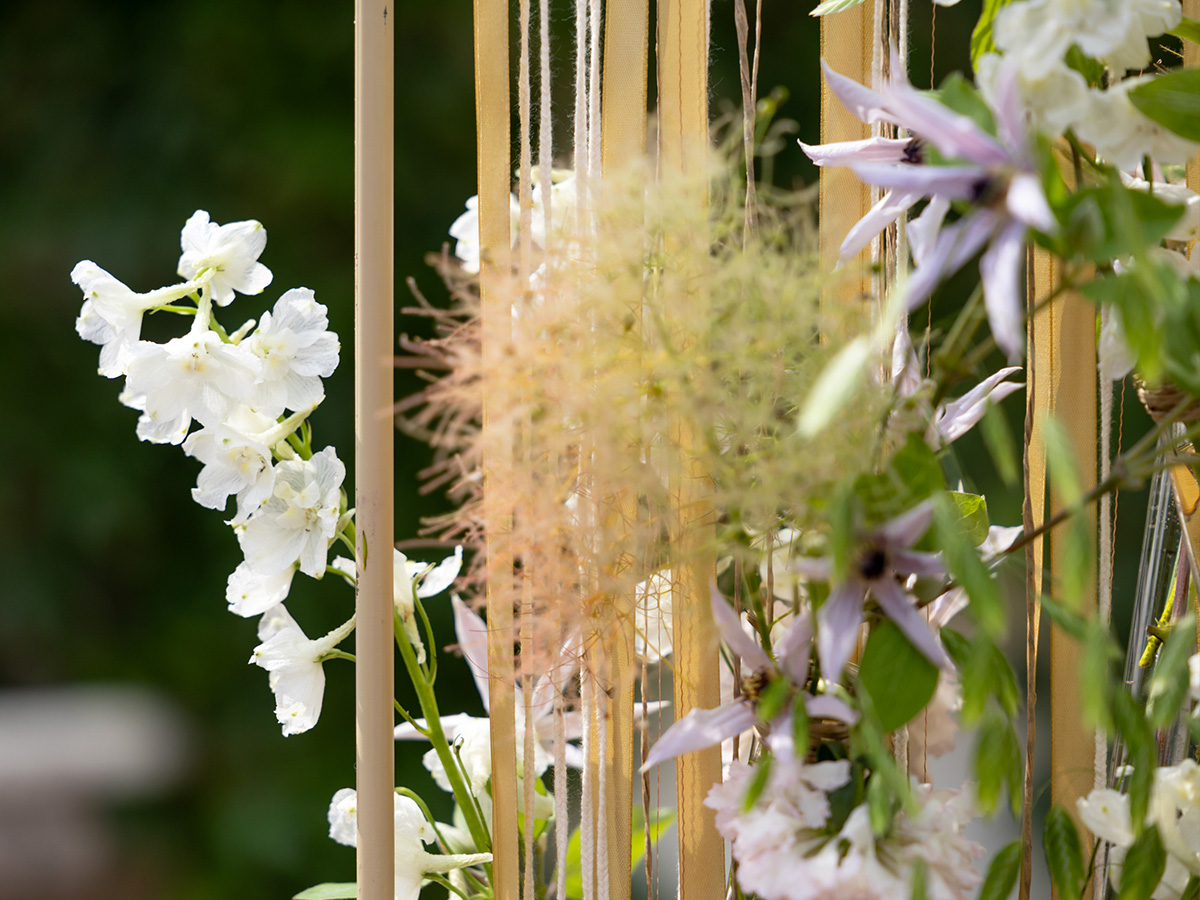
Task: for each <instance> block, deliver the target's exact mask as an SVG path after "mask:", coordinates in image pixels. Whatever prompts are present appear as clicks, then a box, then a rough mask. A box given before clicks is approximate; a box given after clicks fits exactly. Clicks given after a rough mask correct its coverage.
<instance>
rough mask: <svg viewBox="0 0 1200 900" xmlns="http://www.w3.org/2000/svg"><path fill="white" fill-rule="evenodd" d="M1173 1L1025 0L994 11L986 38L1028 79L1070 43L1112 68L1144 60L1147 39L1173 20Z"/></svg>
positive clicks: (1042, 71)
mask: <svg viewBox="0 0 1200 900" xmlns="http://www.w3.org/2000/svg"><path fill="white" fill-rule="evenodd" d="M1180 16H1182V10H1181V8H1180V4H1179V0H1025V2H1021V3H1010V4H1009V5H1007V6H1005V7H1003V8H1002V9H1000V10H999V11H998V12H997V13H996V18H995V21H994V22H993V23H992V36H993V38H994V39H995V41H996V46H997V47H999V48H1000V49H1001V50H1003V51H1004V53H1005V55H1006V56H1009V57H1013V58H1015V59H1016V60H1017V61H1018V62H1019V63H1020V66H1021V69H1022V71H1023V72H1025V74H1026V75H1027V76H1028V77H1030V78H1035V79H1037V78H1041V77H1043V76H1044V75H1045V74H1046V73H1047V72H1048V71H1049V70H1050V69H1052V68H1054V67H1056V66H1057V65H1058V63H1059V62H1060V61H1061V60H1062V58H1063V57H1064V56H1066V54H1067V51H1068V50H1070V49H1071V45H1072V44H1074V45H1075V46H1077V47H1079V49H1080V50H1082V51H1083V52H1084V53H1085V54H1087V55H1088V56H1090V57H1093V58H1094V59H1099V60H1103V61H1105V62H1106V63H1108V64H1109V66H1110V67H1112V68H1119V69H1121V70H1124V69H1127V68H1132V69H1140V68H1143V67H1145V66H1146V65H1147V64H1148V63H1149V62H1150V47H1149V45H1148V44H1147V42H1146V39H1147V37H1156V36H1157V35H1160V34H1162V33H1163V32H1164V31H1166V30H1169V29H1170V28H1174V27H1175V25H1178V24H1179V21H1180V18H1179V17H1180Z"/></svg>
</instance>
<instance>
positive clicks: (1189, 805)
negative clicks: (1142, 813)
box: [1149, 759, 1200, 875]
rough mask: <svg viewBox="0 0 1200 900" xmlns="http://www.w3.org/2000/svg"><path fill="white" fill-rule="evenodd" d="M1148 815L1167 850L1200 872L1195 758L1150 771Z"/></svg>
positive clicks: (1199, 784)
mask: <svg viewBox="0 0 1200 900" xmlns="http://www.w3.org/2000/svg"><path fill="white" fill-rule="evenodd" d="M1149 816H1150V820H1151V821H1152V822H1153V823H1154V825H1155V826H1156V827H1157V828H1158V833H1159V836H1160V837H1162V842H1163V847H1164V848H1165V849H1166V851H1167V853H1168V854H1169V855H1170V856H1171V857H1172V858H1173V859H1177V860H1179V862H1180V863H1181V864H1182V865H1183V867H1184V868H1185V869H1187V870H1188V872H1190V873H1191V874H1192V875H1200V766H1198V765H1197V764H1196V761H1195V760H1193V759H1185V760H1184V761H1183V762H1181V763H1180V764H1179V765H1177V766H1164V767H1162V768H1159V769H1155V770H1154V788H1153V790H1151V792H1150V809H1149Z"/></svg>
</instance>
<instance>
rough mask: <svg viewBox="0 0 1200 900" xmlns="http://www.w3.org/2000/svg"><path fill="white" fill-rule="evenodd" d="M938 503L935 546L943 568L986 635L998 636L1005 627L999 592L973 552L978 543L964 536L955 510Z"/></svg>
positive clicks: (946, 504) (960, 520)
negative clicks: (939, 550) (944, 567)
mask: <svg viewBox="0 0 1200 900" xmlns="http://www.w3.org/2000/svg"><path fill="white" fill-rule="evenodd" d="M939 500H942V502H939V503H937V504H936V508H935V523H936V528H937V544H938V546H939V547H940V548H941V550H942V556H943V558H944V559H945V561H946V568H947V569H949V571H950V574H951V576H953V578H954V580H955V581H956V582H958V584H959V585H961V586H962V588H963V589H964V590H965V591H966V592H967V597H968V598H969V599H970V604H971V613H972V615H973V616H974V617H975V620H976V621H977V622H978V623H979V625H980V626H981V627H982V628H983V630H984V631H985V632H986V633H987V634H988V635H990V636H992V637H999V636H1001V635H1003V634H1004V631H1005V627H1006V625H1007V622H1006V616H1005V611H1004V604H1003V603H1002V601H1001V599H1000V591H999V589H998V588H997V587H996V582H995V581H993V580H992V574H991V572H989V571H988V567H987V566H986V565H985V564H984V562H983V560H982V559H981V558H980V556H979V552H978V550H976V546H977V543H976V542H974V541H973V539H972V536H971V535H970V533H969V532H967V533H964V530H963V528H962V524H963V520H962V519H961V518H960V516H959V515H958V507H956V506H955V505H953V504H951V503H950V502H948V501H945V500H943V499H942V498H939Z"/></svg>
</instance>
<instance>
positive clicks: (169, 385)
mask: <svg viewBox="0 0 1200 900" xmlns="http://www.w3.org/2000/svg"><path fill="white" fill-rule="evenodd" d="M266 243H267V232H266V230H265V229H264V228H263V227H262V225H261V224H259V223H258V222H255V221H246V222H233V223H230V224H228V225H218V224H216V223H215V222H212V221H211V220H210V219H209V215H208V213H207V212H205V211H204V210H198V211H197V212H196V213H195V214H194V215H193V216H192V217H191V218H190V219H188V221H187V223H186V224H185V225H184V226H183V231H182V234H181V235H180V246H181V251H182V253H181V255H180V257H179V265H178V274H179V276H180V277H181V278H183V279H185V280H184V281H183V282H182V283H179V284H175V285H171V286H168V287H163V288H159V289H158V290H154V291H150V292H148V293H145V294H139V293H137V292H135V291H133V290H132V289H130V288H129V287H127V286H126V285H125V284H123V283H122V282H121V281H119V280H118V279H117V278H115V277H113V276H112V275H110V274H109V273H108V272H106V271H105V270H104V269H102V268H100V267H99V266H97V265H96V264H95V263H93V262H91V261H90V260H84V261H83V262H81V263H79V264H78V265H77V266H75V268H74V270H73V271H72V272H71V279H72V280H73V281H74V282H75V283H76V284H77V285H78V286H79V287H80V288H81V289H82V291H83V294H84V302H83V308H82V310H80V314H79V318H78V320H77V321H76V330H77V331H78V332H79V335H80V336H81V337H83V338H84V339H85V340H89V341H91V342H93V343H96V344H99V345H100V348H101V349H100V367H99V371H100V374H101V375H104V376H106V377H108V378H118V377H121V376H124V378H125V389H124V391H123V392H122V394H121V402H122V403H124V404H125V405H126V406H130V407H132V408H134V409H136V410H138V411H139V412H140V413H141V417H140V419H139V421H138V425H137V434H138V437H139V438H141V439H142V440H145V441H152V442H154V443H169V444H182V447H183V451H184V452H185V453H186V454H187V455H189V456H192V457H194V458H195V459H197V460H199V461H200V463H201V464H202V468H201V470H200V474H199V476H198V477H197V479H196V487H195V488H194V489H193V490H192V498H193V499H194V500H195V501H196V502H197V503H199V504H200V505H201V506H204V507H207V508H209V509H216V510H225V509H226V507H227V505H228V503H229V498H230V497H233V498H234V503H235V507H234V511H233V517H232V518H231V519H230V520H229V524H230V525H231V526H233V528H234V530H235V532H236V533H237V537H238V541H239V543H240V544H241V548H242V551H243V553H244V555H245V560H244V561H243V562H242V563H241V565H239V566H238V567H237V569H236V570H235V571H234V573H233V574H232V575H231V576H230V578H229V583H228V588H227V591H226V599H227V600H228V603H229V608H230V610H231V611H232V612H234V613H236V614H237V615H240V616H255V615H262V621H261V623H260V625H259V630H258V631H259V640H260V641H261V642H262V643H260V645H259V646H258V647H257V648H256V649H255V651H254V655H253V656H252V657H251V662H254V663H256V664H258V665H260V666H262V667H263V668H265V669H267V670H268V672H270V682H271V687H272V690H273V691H274V693H275V699H276V716H277V717H278V719H279V721H280V723H281V724H282V726H283V733H284V734H295V733H297V732H301V731H306V730H308V729H309V728H311V727H312V726H313V725H314V724H315V723H316V721H317V716H318V715H319V714H320V710H321V697H322V693H323V688H324V675H323V673H322V670H321V660H322V659H323V658H325V657H326V656H327V655H328V654H329V653H330V652H331V651H332V650H333V648H334V647H335V646H336V645H337V644H338V643H340V642H341V641H342V640H343V639H345V637H346V636H347V635H348V634H349V633H350V631H351V630H352V629H353V627H354V622H353V619H351V620H350V621H349V622H346V623H345V624H344V625H342V626H340V627H338V628H336V629H334V630H333V631H331V632H330V633H329V634H328V635H326V636H325V637H323V638H321V639H319V640H316V641H311V640H309V639H308V638H307V637H306V636H305V635H304V632H303V631H301V629H300V627H299V625H297V624H296V622H295V620H294V619H293V618H292V617H291V615H290V614H289V613H288V612H287V610H286V609H285V608H284V607H283V605H282V602H283V600H284V599H285V598H286V597H287V594H288V590H289V588H290V585H291V581H292V576H293V575H294V573H295V571H296V570H297V569H299V570H300V571H302V572H304V573H305V574H306V575H309V576H310V577H313V578H320V577H322V576H323V575H324V574H325V571H326V557H327V554H328V550H329V546H330V545H331V544H332V543H333V541H334V540H335V539H336V538H337V536H338V535H339V534H341V533H342V532H343V530H344V529H345V528H346V527H347V525H348V524H349V522H350V519H351V516H352V512H351V511H348V510H346V508H345V507H346V502H345V497H344V495H343V492H342V481H343V479H344V478H345V475H346V469H345V466H343V465H342V462H341V461H340V460H339V459H338V457H337V454H336V452H335V451H334V449H333V448H332V447H326V448H325V449H323V450H321V451H320V452H318V453H313V452H312V450H311V448H310V447H309V437H308V436H307V431H306V432H305V437H304V438H303V439H301V438H300V437H299V436H298V435H296V431H297V429H298V428H300V427H301V426H302V424H303V422H304V420H305V418H306V417H307V416H308V415H309V414H310V413H311V412H312V410H313V409H314V408H315V407H316V406H317V405H318V404H319V403H320V402H321V401H322V400H323V399H324V398H325V390H324V387H323V386H322V381H321V379H322V378H326V377H328V376H329V375H331V374H333V371H334V369H336V368H337V364H338V350H339V344H338V338H337V335H336V334H334V333H333V332H332V331H330V330H329V319H328V317H327V315H326V309H325V307H324V306H322V305H321V304H320V303H318V302H317V301H316V299H315V298H314V296H313V292H312V291H311V290H309V289H308V288H294V289H292V290H289V291H287V292H285V293H284V294H283V295H282V296H281V297H280V298H279V299H278V300H277V301H276V303H275V306H274V308H273V309H272V310H271V311H270V312H265V313H263V315H262V317H261V319H260V321H259V323H258V327H257V328H254V322H253V320H251V321H250V322H247V323H246V324H245V325H243V326H242V327H241V328H240V329H238V330H237V331H235V332H233V333H232V334H230V333H227V332H226V331H225V330H224V329H223V328H222V327H221V326H220V324H219V323H217V321H216V319H215V318H214V317H213V305H214V304H215V305H216V306H220V307H224V306H228V305H229V304H230V303H231V302H232V301H233V299H234V296H235V295H236V294H258V293H261V292H262V291H263V289H264V288H266V287H267V286H268V285H269V284H270V283H271V272H270V270H269V269H268V268H267V267H266V266H264V265H263V264H262V263H260V262H259V261H258V257H259V256H260V254H261V253H262V251H263V248H264V247H265V246H266ZM155 311H159V312H167V313H174V314H182V315H185V316H190V317H191V326H190V327H189V328H188V331H187V333H186V334H184V335H182V336H180V337H176V338H172V339H171V340H168V341H166V342H165V343H161V344H160V343H156V342H153V341H147V340H142V339H141V328H142V318H143V316H144V315H145V314H146V313H148V312H155ZM252 329H253V330H252ZM289 411H290V412H291V415H287V413H288V412H289ZM193 422H196V423H198V425H199V427H198V428H196V429H194V430H193V428H192V423H193Z"/></svg>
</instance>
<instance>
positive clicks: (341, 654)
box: [321, 647, 355, 662]
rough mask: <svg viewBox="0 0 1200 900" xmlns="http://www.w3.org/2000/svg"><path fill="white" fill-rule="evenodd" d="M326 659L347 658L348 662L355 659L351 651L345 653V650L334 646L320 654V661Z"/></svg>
mask: <svg viewBox="0 0 1200 900" xmlns="http://www.w3.org/2000/svg"><path fill="white" fill-rule="evenodd" d="M327 659H348V660H350V662H354V661H355V660H354V654H353V653H347V652H346V651H345V650H338V649H337V648H336V647H335V648H334V649H333V650H330V651H329V652H328V653H326V654H325V655H324V656H322V657H321V662H325V660H327Z"/></svg>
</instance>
